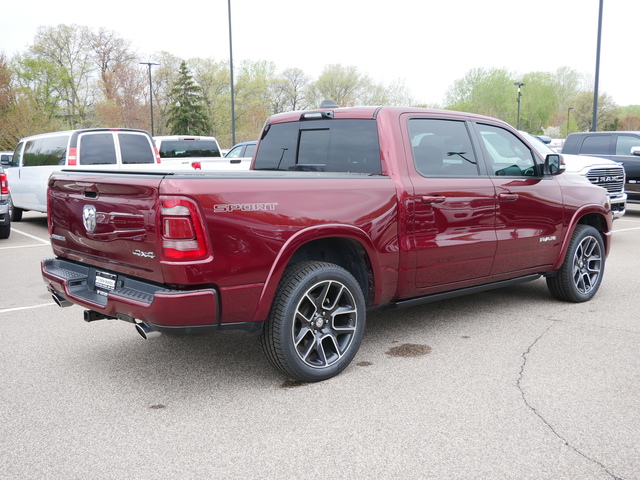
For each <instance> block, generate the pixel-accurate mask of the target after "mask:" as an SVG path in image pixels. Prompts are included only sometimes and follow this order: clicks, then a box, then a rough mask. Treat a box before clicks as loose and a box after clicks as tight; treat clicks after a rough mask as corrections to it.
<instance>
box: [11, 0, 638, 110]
mask: <svg viewBox="0 0 640 480" xmlns="http://www.w3.org/2000/svg"><path fill="white" fill-rule="evenodd" d="M227 5H228V2H227V0H209V1H204V0H189V1H187V2H184V3H182V2H165V1H155V2H151V1H148V0H128V1H121V0H111V1H108V2H94V3H88V2H86V1H84V0H56V1H52V0H29V1H27V2H26V3H24V4H23V3H21V2H18V1H15V0H12V1H11V2H9V1H6V2H4V5H3V7H2V16H1V17H0V50H1V51H4V53H5V54H6V55H7V56H8V57H11V56H13V55H14V54H16V53H21V52H24V51H25V50H26V48H27V47H28V46H30V45H31V44H32V43H33V40H34V38H35V34H36V32H37V29H38V27H39V26H43V25H44V26H55V25H59V24H66V25H72V24H76V25H84V26H88V27H90V28H91V29H92V30H94V31H97V30H98V28H100V27H104V28H106V29H108V30H113V31H115V32H117V33H118V34H119V35H120V36H121V37H123V38H125V39H127V40H130V41H131V43H132V47H133V48H134V49H136V50H137V51H138V52H139V53H140V54H141V55H142V56H143V57H149V56H150V55H151V54H152V53H154V52H158V51H161V50H165V51H167V52H169V53H172V54H173V55H176V56H178V57H180V58H183V59H185V60H187V59H189V58H193V57H203V58H213V59H214V60H217V61H219V60H227V59H228V58H229V31H228V10H227ZM598 8H599V0H536V1H530V0H529V1H527V0H485V1H480V0H448V1H447V0H393V1H388V2H386V1H375V0H319V1H317V2H313V1H308V0H231V16H232V32H233V60H234V63H235V64H236V65H238V64H239V62H241V61H242V60H243V59H247V60H254V61H258V60H267V61H272V62H274V63H275V64H276V67H277V69H278V71H281V70H284V69H285V68H289V67H297V68H301V69H302V70H304V72H305V73H307V74H308V75H309V76H311V77H312V79H315V78H317V76H318V75H319V74H320V73H321V72H322V70H323V69H324V67H325V66H326V65H329V64H334V63H339V64H342V65H343V66H348V65H354V66H356V67H358V69H359V71H360V73H363V74H367V75H369V76H370V77H371V78H372V79H374V80H375V81H377V82H381V83H384V84H386V85H388V84H389V83H391V82H393V81H396V80H401V81H402V82H404V84H405V85H406V86H407V88H408V89H409V91H410V94H411V96H412V98H414V99H415V100H416V101H417V102H421V103H429V104H442V103H443V100H444V95H445V93H446V91H447V89H448V88H449V87H450V86H451V85H452V84H453V82H454V81H455V80H457V79H460V78H462V77H463V76H464V75H465V74H466V73H467V72H468V71H469V70H470V69H472V68H478V67H484V68H506V69H508V70H509V71H512V72H514V81H518V80H519V78H518V74H524V73H528V72H533V71H545V72H554V71H555V70H556V69H557V68H559V67H563V66H567V67H570V68H572V69H574V70H577V71H579V72H581V73H586V74H589V75H592V76H594V75H595V65H596V40H597V27H598ZM638 21H640V1H638V0H604V14H603V28H602V50H601V60H600V88H599V90H600V93H607V94H608V95H610V96H611V97H612V98H613V100H614V102H616V103H617V104H619V105H622V106H624V105H640V58H639V57H638V51H639V43H640V42H639V41H638V33H637V30H638V27H637V25H638ZM141 68H144V67H141ZM513 88H514V98H515V95H516V94H515V92H516V87H515V86H514V87H513ZM523 93H524V95H526V86H525V87H523ZM514 101H515V100H514ZM523 101H526V98H523Z"/></svg>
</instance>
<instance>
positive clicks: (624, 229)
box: [613, 227, 640, 233]
mask: <svg viewBox="0 0 640 480" xmlns="http://www.w3.org/2000/svg"><path fill="white" fill-rule="evenodd" d="M632 230H640V227H633V228H621V229H620V230H614V231H613V233H620V232H630V231H632Z"/></svg>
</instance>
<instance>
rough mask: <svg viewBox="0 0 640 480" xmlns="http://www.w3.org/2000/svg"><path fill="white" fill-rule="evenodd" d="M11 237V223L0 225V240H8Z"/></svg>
mask: <svg viewBox="0 0 640 480" xmlns="http://www.w3.org/2000/svg"><path fill="white" fill-rule="evenodd" d="M9 235H11V223H7V224H6V225H0V238H9Z"/></svg>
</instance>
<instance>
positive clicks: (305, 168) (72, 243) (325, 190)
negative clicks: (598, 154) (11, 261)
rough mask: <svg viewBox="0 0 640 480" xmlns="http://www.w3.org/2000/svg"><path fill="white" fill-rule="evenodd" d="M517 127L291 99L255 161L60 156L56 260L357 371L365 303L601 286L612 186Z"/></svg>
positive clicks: (62, 276) (68, 271)
mask: <svg viewBox="0 0 640 480" xmlns="http://www.w3.org/2000/svg"><path fill="white" fill-rule="evenodd" d="M562 171H563V167H562V163H561V156H560V155H548V156H547V158H541V157H540V156H539V154H537V153H536V151H535V150H534V149H533V148H531V147H530V145H529V144H528V143H527V142H526V141H525V140H524V139H523V138H522V137H521V136H520V135H519V134H518V132H517V131H515V130H514V129H513V128H512V127H510V126H509V125H507V124H505V123H503V122H501V121H499V120H495V119H492V118H488V117H482V116H476V115H471V114H465V113H458V112H451V111H438V110H425V109H415V108H399V107H380V108H375V107H359V108H335V109H331V108H329V109H324V110H314V111H304V112H290V113H285V114H279V115H275V116H273V117H271V118H269V119H268V120H267V122H266V124H265V127H264V130H263V133H262V136H261V139H260V142H259V145H258V149H257V153H256V156H255V158H254V161H253V165H252V170H251V171H248V172H220V173H212V172H193V173H191V172H188V173H187V172H184V173H183V172H179V173H178V172H173V173H171V172H166V173H161V172H149V173H131V172H117V173H113V172H102V173H101V172H96V171H84V172H83V171H62V172H58V173H54V174H53V175H52V176H51V178H50V181H49V195H48V201H49V205H48V206H49V210H48V211H49V230H50V235H51V243H52V246H53V251H54V254H55V258H51V259H47V260H44V261H43V262H42V274H43V276H44V279H45V282H46V284H47V286H48V288H49V290H50V291H51V292H52V294H53V296H54V298H55V299H56V301H57V302H58V303H59V304H60V305H62V306H67V305H70V304H71V303H75V304H78V305H81V306H83V307H84V308H86V309H87V310H86V311H85V320H87V321H93V320H99V319H105V318H106V319H119V320H124V321H127V322H131V323H134V324H135V325H136V328H137V329H138V332H139V333H141V334H142V335H143V336H144V337H147V336H151V335H154V334H157V333H158V332H163V333H195V332H199V331H203V332H204V331H211V330H219V329H224V328H240V329H245V330H248V331H251V332H255V333H258V334H260V338H261V343H262V346H263V349H264V352H265V354H266V356H267V357H268V359H269V360H270V361H271V363H272V364H273V365H274V366H276V367H277V368H279V369H281V370H282V371H283V372H284V373H285V374H286V375H288V376H290V377H294V378H297V379H300V380H303V381H317V380H323V379H326V378H329V377H331V376H333V375H336V374H337V373H339V372H340V371H342V370H343V369H344V368H345V367H346V366H347V365H348V364H349V363H350V361H351V360H352V359H353V357H354V356H355V354H356V352H357V350H358V347H359V345H360V342H361V339H362V335H363V331H364V327H365V316H366V311H367V310H369V309H372V308H376V307H396V306H404V305H415V304H419V303H423V302H429V301H434V300H440V299H443V298H449V297H453V296H457V295H462V294H467V293H474V292H479V291H483V290H487V289H489V288H494V287H499V286H503V285H508V284H511V283H513V282H520V281H525V280H533V279H536V278H539V277H540V276H545V277H546V281H547V284H548V286H549V289H550V291H551V294H552V295H553V296H555V297H557V298H559V299H562V300H566V301H572V302H582V301H586V300H589V299H590V298H591V297H592V296H593V295H594V294H595V293H596V291H597V290H598V287H599V286H600V283H601V281H602V276H603V273H604V266H605V259H606V256H607V253H608V250H609V245H610V235H611V222H612V216H611V211H610V207H609V203H608V196H607V192H606V191H605V190H604V189H603V188H600V187H597V186H594V185H592V184H591V183H589V181H588V180H586V179H584V178H583V177H581V176H577V175H572V174H568V173H564V174H562Z"/></svg>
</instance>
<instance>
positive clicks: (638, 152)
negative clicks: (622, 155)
mask: <svg viewBox="0 0 640 480" xmlns="http://www.w3.org/2000/svg"><path fill="white" fill-rule="evenodd" d="M631 155H636V156H638V157H640V147H631Z"/></svg>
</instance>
